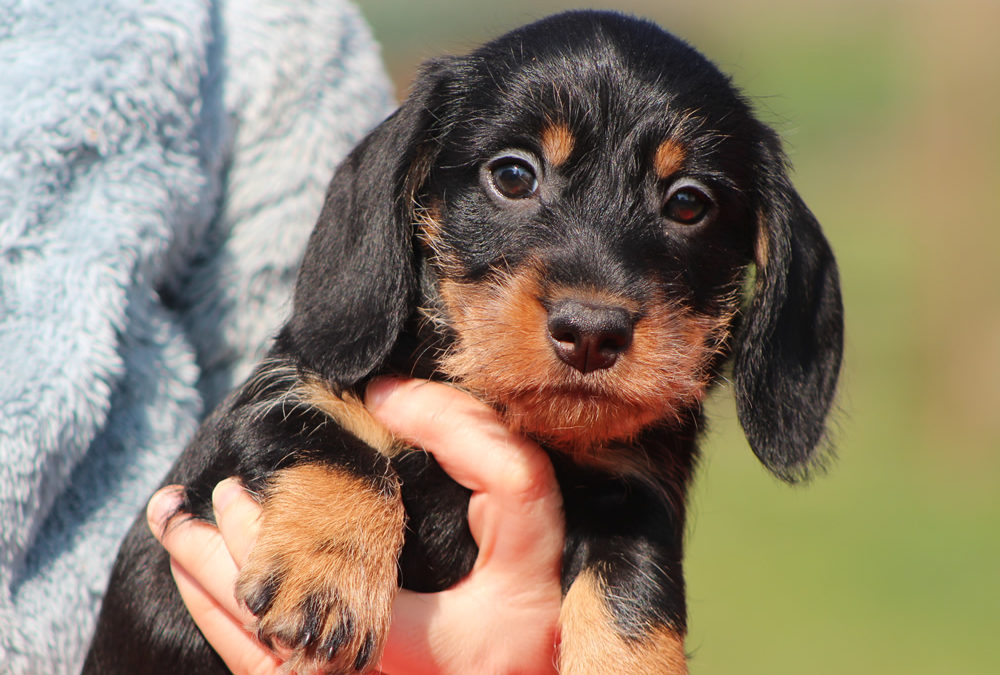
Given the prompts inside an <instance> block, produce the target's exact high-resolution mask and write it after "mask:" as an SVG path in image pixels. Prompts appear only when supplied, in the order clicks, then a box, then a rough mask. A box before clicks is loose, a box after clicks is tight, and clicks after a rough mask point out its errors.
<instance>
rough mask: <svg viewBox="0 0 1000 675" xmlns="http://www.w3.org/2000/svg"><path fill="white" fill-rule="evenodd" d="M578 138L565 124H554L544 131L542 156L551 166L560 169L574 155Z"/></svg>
mask: <svg viewBox="0 0 1000 675" xmlns="http://www.w3.org/2000/svg"><path fill="white" fill-rule="evenodd" d="M575 145H576V138H575V137H574V136H573V132H572V131H570V130H569V127H568V126H566V125H565V124H564V123H563V122H554V123H552V124H550V125H549V126H547V127H545V129H544V130H543V131H542V154H543V155H544V157H545V161H546V162H548V163H549V165H550V166H555V167H558V166H560V165H562V164H564V163H565V162H566V160H567V159H569V156H570V155H571V154H572V153H573V146H575Z"/></svg>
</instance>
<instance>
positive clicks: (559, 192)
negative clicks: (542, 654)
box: [86, 12, 843, 674]
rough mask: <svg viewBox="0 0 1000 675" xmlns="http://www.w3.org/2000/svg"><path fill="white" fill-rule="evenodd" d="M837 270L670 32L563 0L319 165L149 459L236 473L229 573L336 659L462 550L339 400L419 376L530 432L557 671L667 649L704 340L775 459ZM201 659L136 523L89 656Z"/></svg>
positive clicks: (820, 358) (812, 427)
mask: <svg viewBox="0 0 1000 675" xmlns="http://www.w3.org/2000/svg"><path fill="white" fill-rule="evenodd" d="M842 330H843V319H842V309H841V301H840V290H839V282H838V277H837V268H836V264H835V262H834V258H833V255H832V253H831V251H830V248H829V246H828V245H827V242H826V240H825V239H824V237H823V234H822V233H821V231H820V227H819V225H818V223H817V222H816V220H815V218H814V217H813V215H812V214H811V213H810V212H809V210H808V209H807V208H806V206H805V205H804V204H803V202H802V201H801V199H800V198H799V196H798V195H797V194H796V192H795V190H794V188H793V187H792V185H791V184H790V182H789V179H788V176H787V174H786V165H785V159H784V156H783V154H782V151H781V149H780V145H779V141H778V138H777V137H776V135H775V134H774V133H773V132H772V131H771V130H770V129H769V128H767V127H766V126H765V125H763V124H761V123H760V122H758V121H757V120H756V119H755V118H754V116H753V114H752V112H751V110H750V107H749V106H748V104H747V102H746V101H745V100H744V99H743V98H742V97H741V96H740V94H739V93H738V92H736V91H735V90H734V88H733V86H732V85H731V84H730V82H729V80H728V79H727V78H726V77H725V76H723V75H722V74H721V73H720V72H719V71H718V70H716V68H715V67H713V66H712V64H711V63H709V62H708V61H707V60H706V59H705V58H703V57H702V56H700V55H699V54H698V53H697V52H695V51H694V50H693V49H692V48H691V47H689V46H688V45H687V44H685V43H684V42H681V41H680V40H678V39H676V38H674V37H672V36H670V35H669V34H667V33H665V32H663V31H662V30H660V29H659V28H657V27H656V26H654V25H653V24H651V23H648V22H645V21H641V20H637V19H634V18H630V17H626V16H623V15H619V14H615V13H604V12H572V13H567V14H561V15H558V16H555V17H552V18H549V19H545V20H543V21H540V22H538V23H534V24H532V25H529V26H527V27H525V28H522V29H519V30H516V31H514V32H512V33H510V34H508V35H505V36H503V37H501V38H499V39H498V40H496V41H494V42H491V43H489V44H487V45H485V46H484V47H482V48H480V49H478V50H476V51H475V52H473V53H472V54H470V55H468V56H465V57H460V58H446V59H441V60H438V61H434V62H432V63H430V64H428V65H427V66H426V67H425V68H424V69H423V71H422V73H421V75H420V77H419V78H418V80H417V82H416V84H415V85H414V88H413V93H412V95H411V96H410V97H409V99H408V100H407V101H406V102H405V103H404V104H403V106H402V107H401V108H400V109H399V110H398V111H397V112H396V113H395V114H394V115H392V116H391V117H390V118H389V119H388V120H386V121H385V122H384V123H383V124H382V125H381V126H379V127H378V128H377V129H375V131H373V132H372V133H371V134H370V135H369V136H368V137H367V138H366V139H365V140H364V141H362V142H361V144H360V145H359V146H358V147H357V148H356V149H355V150H354V151H353V152H352V153H351V155H350V156H349V157H348V158H347V160H346V161H345V162H344V164H343V165H342V166H341V168H340V169H339V170H338V172H337V174H336V176H335V177H334V179H333V182H332V184H331V186H330V189H329V192H328V194H327V197H326V203H325V206H324V208H323V212H322V215H321V216H320V219H319V223H318V225H317V226H316V229H315V231H314V233H313V235H312V239H311V241H310V243H309V247H308V250H307V252H306V254H305V259H304V261H303V263H302V268H301V272H300V274H299V279H298V285H297V288H296V291H295V300H294V309H293V314H292V316H291V318H290V320H289V321H288V323H287V325H285V327H284V328H283V329H282V331H281V333H280V335H279V336H278V338H277V340H276V342H275V343H274V347H273V349H272V350H271V352H270V357H269V358H268V360H267V361H266V362H265V363H263V364H261V365H260V367H259V368H258V369H257V371H256V373H255V374H254V375H253V376H252V377H251V379H250V380H249V381H248V382H247V383H246V384H245V385H244V386H243V387H242V388H241V389H240V390H238V391H237V392H236V393H234V394H233V395H232V396H231V397H230V398H229V399H228V400H227V401H226V402H225V404H224V405H223V406H222V407H221V408H220V409H219V410H217V411H216V412H215V413H214V414H213V415H212V416H211V418H210V419H209V420H208V421H207V422H206V423H205V425H204V426H203V428H202V429H201V431H200V432H199V434H198V436H197V437H196V438H195V440H194V442H193V443H192V444H191V446H190V447H189V448H188V449H187V451H186V452H185V453H184V455H183V456H182V458H181V459H180V461H179V462H178V463H177V465H176V466H175V468H174V469H173V470H172V472H171V473H170V475H169V476H168V477H167V479H166V481H167V482H168V483H180V484H183V485H184V486H186V488H187V489H186V501H185V503H184V507H183V510H184V511H185V512H187V513H190V514H193V515H194V516H195V517H198V518H206V519H210V518H211V492H212V488H213V486H214V485H215V484H216V483H217V482H218V481H220V480H222V479H223V478H225V477H227V476H231V475H236V476H239V477H240V478H241V479H242V480H243V482H244V483H245V484H246V485H247V486H248V487H249V488H250V489H251V490H252V491H253V492H254V493H255V494H257V495H259V496H260V499H261V504H262V506H263V510H264V516H263V525H262V529H261V533H260V537H259V539H258V541H257V544H256V546H255V548H254V550H253V552H252V554H251V557H250V560H249V562H248V563H247V565H246V566H245V567H244V569H243V570H242V572H241V575H240V578H239V582H238V586H237V594H238V596H239V597H240V598H241V599H242V600H243V601H244V602H245V603H246V604H247V606H248V607H249V609H250V610H251V611H252V612H253V613H254V614H255V615H256V616H257V618H258V624H257V631H258V634H259V635H260V637H261V639H263V640H264V641H265V642H267V643H269V644H280V645H283V646H285V647H288V648H291V649H292V650H293V651H294V653H295V661H294V665H296V666H309V667H316V666H320V667H324V668H326V669H327V670H328V671H329V672H334V673H346V672H354V671H364V670H366V669H368V668H370V667H373V666H374V665H375V664H376V662H377V659H378V656H379V653H380V649H381V646H382V642H383V639H384V637H385V634H386V629H387V624H388V620H389V609H390V604H391V602H392V599H393V596H394V593H395V592H396V589H397V587H398V585H399V584H402V585H403V586H404V587H407V588H411V589H416V590H421V591H433V590H438V589H444V588H446V587H448V586H450V585H452V584H454V583H455V582H456V581H457V580H459V579H461V578H462V576H463V575H464V574H466V573H467V572H468V571H469V569H470V567H471V565H472V563H473V561H474V559H475V556H476V550H475V544H474V542H473V540H472V538H471V536H470V534H469V531H468V528H467V525H466V521H465V515H466V509H467V505H468V493H467V492H466V491H465V490H464V489H463V488H461V487H459V486H457V485H456V484H455V483H454V482H452V481H451V480H450V479H449V478H448V477H447V476H446V475H445V474H444V473H443V472H442V471H441V469H440V468H439V467H438V466H437V465H436V464H435V462H434V460H433V459H432V458H431V457H430V456H428V455H427V454H425V453H421V452H409V451H408V450H407V449H406V448H405V447H400V445H399V444H398V443H397V442H396V441H395V440H394V439H393V438H392V437H391V436H390V435H389V434H388V433H387V432H385V431H384V429H382V428H380V427H379V426H378V425H377V424H376V423H375V422H374V421H373V419H372V418H371V417H370V416H369V415H368V414H367V413H366V411H365V410H364V408H363V407H362V406H361V405H360V404H359V402H358V401H359V397H360V396H361V391H362V389H363V387H364V386H365V384H366V382H367V381H368V380H369V379H370V378H371V377H373V376H374V375H376V374H382V373H398V374H406V375H410V374H413V375H417V376H422V377H431V378H438V379H447V380H449V381H452V382H455V383H457V384H459V385H460V386H462V387H464V388H466V389H468V390H469V391H471V392H473V393H475V394H476V395H477V396H479V397H481V398H482V399H483V400H485V401H487V402H489V403H490V404H492V405H493V406H494V407H495V408H496V409H497V410H498V411H500V412H501V413H502V415H503V416H504V418H505V419H506V420H507V421H508V422H509V424H510V426H511V427H513V428H515V429H518V430H520V431H523V432H524V433H526V434H529V435H530V436H531V437H533V438H535V439H537V440H538V441H539V442H540V443H541V444H542V445H543V446H544V447H545V448H547V449H548V450H549V452H550V454H551V457H552V460H553V462H554V464H555V467H556V472H557V475H558V478H559V482H560V485H561V487H562V491H563V495H564V501H565V510H566V524H567V538H566V545H565V551H564V559H563V565H564V569H563V587H564V592H565V597H564V602H563V610H562V615H561V636H562V637H561V644H560V646H559V664H560V668H561V670H562V672H564V673H595V674H596V673H599V674H606V673H683V672H686V665H685V656H684V645H683V642H684V634H685V603H684V582H683V575H682V571H681V558H682V543H683V535H684V518H685V498H686V492H687V488H688V485H689V483H690V480H691V475H692V469H693V466H694V464H695V460H696V457H697V451H696V447H695V439H696V436H697V434H698V431H699V429H701V427H702V426H703V425H702V402H703V400H704V398H705V395H706V391H707V390H708V389H709V387H710V386H711V385H712V383H713V381H715V380H716V379H718V378H719V376H720V370H721V369H722V367H723V365H724V364H725V362H726V361H727V359H729V357H732V361H733V366H732V369H733V375H732V378H733V383H734V390H735V396H736V400H737V405H738V410H739V418H740V421H741V423H742V425H743V428H744V430H745V431H746V436H747V438H748V439H749V442H750V445H751V447H752V448H753V450H754V452H756V454H757V455H758V457H759V458H760V459H761V461H762V462H763V463H764V464H765V466H767V467H768V468H769V469H770V470H771V471H773V472H774V473H775V474H777V475H778V476H780V477H782V478H784V479H786V480H796V479H799V478H801V477H803V476H804V475H805V474H806V473H807V471H808V469H809V467H810V466H812V465H814V464H815V461H816V460H815V455H816V454H817V448H818V447H821V446H822V445H823V442H824V429H825V418H826V416H827V413H828V411H829V410H830V407H831V400H832V398H833V395H834V389H835V385H836V381H837V375H838V371H839V368H840V360H841V343H842ZM223 670H224V668H223V665H222V663H221V662H220V661H219V660H218V658H217V657H215V655H214V654H213V653H212V651H211V649H210V648H209V647H208V645H207V644H206V643H205V641H204V639H203V638H202V637H201V636H200V634H199V633H198V630H197V629H196V628H195V626H194V624H193V623H192V622H191V620H190V619H189V618H188V616H187V614H186V612H185V610H184V607H183V605H182V604H181V601H180V599H179V597H178V595H177V592H176V590H175V587H174V584H173V581H172V580H171V577H170V573H169V571H168V566H167V556H166V554H165V553H164V551H163V550H162V549H161V548H160V547H159V545H158V544H157V543H156V542H155V541H154V540H153V538H152V537H151V536H150V534H149V533H148V532H147V530H146V524H145V520H144V519H143V518H140V519H139V521H137V523H136V525H135V526H134V527H133V529H132V531H131V533H130V534H129V537H128V539H127V541H126V542H125V545H124V547H123V549H122V551H121V554H120V556H119V559H118V563H117V566H116V568H115V571H114V574H113V577H112V580H111V586H110V589H109V591H108V596H107V598H106V600H105V604H104V608H103V611H102V614H101V618H100V625H99V628H98V632H97V636H96V638H95V642H94V646H93V648H92V651H91V654H90V656H89V659H88V665H87V668H86V671H87V672H91V673H111V672H128V673H140V672H141V673H171V674H176V673H208V672H211V673H215V672H222V671H223Z"/></svg>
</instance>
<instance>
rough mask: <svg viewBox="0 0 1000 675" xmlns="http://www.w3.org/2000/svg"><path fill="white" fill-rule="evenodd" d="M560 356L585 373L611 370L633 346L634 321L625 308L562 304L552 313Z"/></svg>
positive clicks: (552, 331) (555, 345)
mask: <svg viewBox="0 0 1000 675" xmlns="http://www.w3.org/2000/svg"><path fill="white" fill-rule="evenodd" d="M548 328H549V337H550V339H551V340H552V347H553V348H554V349H555V352H556V355H557V356H558V357H559V358H560V359H562V360H563V362H565V363H566V364H568V365H570V366H572V367H574V368H576V369H577V370H579V371H580V372H581V373H590V372H593V371H595V370H602V369H605V368H610V367H611V366H613V365H615V362H616V361H617V360H618V357H619V356H621V354H623V353H624V352H625V350H627V349H628V348H629V345H631V344H632V317H631V315H630V314H629V312H628V311H627V310H626V309H624V308H622V307H614V306H606V305H596V304H590V303H585V302H579V301H576V300H562V301H560V302H558V303H556V304H555V305H553V306H552V308H551V309H549V322H548Z"/></svg>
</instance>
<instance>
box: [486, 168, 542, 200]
mask: <svg viewBox="0 0 1000 675" xmlns="http://www.w3.org/2000/svg"><path fill="white" fill-rule="evenodd" d="M491 175H492V177H493V186H494V187H495V188H496V190H497V192H499V193H500V194H501V195H503V196H504V197H506V198H507V199H526V198H528V197H530V196H532V195H533V194H535V193H536V192H538V178H536V177H535V172H534V171H533V170H532V168H531V167H530V166H528V165H527V164H525V163H524V162H521V161H516V160H501V161H500V162H498V163H496V164H494V165H493V167H492V170H491Z"/></svg>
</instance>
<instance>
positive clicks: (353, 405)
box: [297, 378, 405, 457]
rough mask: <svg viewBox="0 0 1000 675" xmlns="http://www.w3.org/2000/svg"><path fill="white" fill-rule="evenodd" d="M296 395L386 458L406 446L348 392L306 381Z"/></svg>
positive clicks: (314, 380)
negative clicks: (332, 389)
mask: <svg viewBox="0 0 1000 675" xmlns="http://www.w3.org/2000/svg"><path fill="white" fill-rule="evenodd" d="M297 394H298V396H299V398H301V399H302V401H303V402H305V403H307V404H308V405H311V406H313V407H314V408H319V409H320V410H322V411H323V412H324V413H326V414H327V415H329V416H330V417H332V418H333V420H334V421H335V422H337V424H339V425H340V426H341V427H343V428H344V429H346V430H347V431H349V432H350V433H352V434H354V435H355V436H357V437H358V438H359V439H361V440H362V441H364V442H365V443H366V444H368V445H370V446H371V447H372V448H374V449H375V450H376V451H378V452H379V453H380V454H382V455H384V456H386V457H395V456H396V455H397V454H399V452H400V451H401V450H402V449H403V448H404V447H405V446H404V445H403V444H402V443H401V442H400V441H398V440H397V439H396V437H395V436H393V435H392V432H390V431H389V430H388V429H386V428H385V426H384V425H383V424H382V423H381V422H379V421H378V420H376V419H375V418H374V417H372V414H371V413H370V412H368V408H366V407H365V404H364V403H363V402H362V401H361V400H360V399H358V397H357V396H355V395H354V394H352V393H350V392H344V393H342V394H339V395H338V394H335V393H334V392H333V391H331V390H330V388H329V387H327V386H326V385H325V384H323V382H321V381H320V380H318V379H309V378H307V379H306V380H304V381H303V382H302V384H301V385H300V386H299V388H298V391H297Z"/></svg>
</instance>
